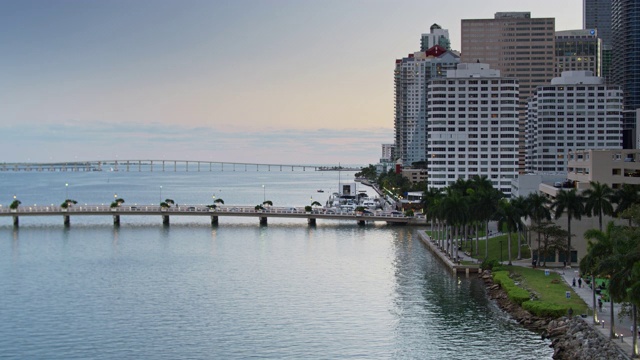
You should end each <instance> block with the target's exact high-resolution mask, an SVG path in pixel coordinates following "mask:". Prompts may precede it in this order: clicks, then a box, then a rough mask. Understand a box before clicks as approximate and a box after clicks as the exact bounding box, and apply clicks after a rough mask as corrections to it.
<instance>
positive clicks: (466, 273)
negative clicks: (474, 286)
mask: <svg viewBox="0 0 640 360" xmlns="http://www.w3.org/2000/svg"><path fill="white" fill-rule="evenodd" d="M464 275H465V277H469V268H465V269H464Z"/></svg>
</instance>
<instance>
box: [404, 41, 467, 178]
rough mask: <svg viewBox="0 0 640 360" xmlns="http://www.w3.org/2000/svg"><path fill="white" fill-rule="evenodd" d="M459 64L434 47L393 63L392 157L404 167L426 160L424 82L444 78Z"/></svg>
mask: <svg viewBox="0 0 640 360" xmlns="http://www.w3.org/2000/svg"><path fill="white" fill-rule="evenodd" d="M459 62H460V58H459V57H458V56H457V55H456V54H454V53H452V52H451V51H447V50H446V49H444V48H443V47H441V46H438V45H436V46H434V47H432V48H431V49H429V50H427V51H424V52H422V51H421V52H416V53H413V54H409V56H407V57H405V58H402V59H398V60H396V66H395V70H394V83H395V117H394V131H395V142H394V145H395V153H394V156H395V158H396V159H401V160H402V163H403V164H404V165H405V166H411V165H412V164H413V163H416V162H424V161H425V160H426V158H427V105H426V103H427V82H428V81H429V80H430V79H432V78H438V77H443V76H445V75H446V71H447V70H448V69H455V68H456V65H457V64H458V63H459ZM394 160H395V159H394Z"/></svg>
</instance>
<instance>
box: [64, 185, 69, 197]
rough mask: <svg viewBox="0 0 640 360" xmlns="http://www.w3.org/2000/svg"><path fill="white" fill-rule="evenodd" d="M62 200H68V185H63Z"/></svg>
mask: <svg viewBox="0 0 640 360" xmlns="http://www.w3.org/2000/svg"><path fill="white" fill-rule="evenodd" d="M64 199H65V200H67V199H69V183H65V184H64Z"/></svg>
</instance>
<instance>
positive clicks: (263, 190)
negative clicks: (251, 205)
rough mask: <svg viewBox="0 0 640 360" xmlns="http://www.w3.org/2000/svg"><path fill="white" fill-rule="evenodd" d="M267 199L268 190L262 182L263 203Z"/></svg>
mask: <svg viewBox="0 0 640 360" xmlns="http://www.w3.org/2000/svg"><path fill="white" fill-rule="evenodd" d="M265 201H267V190H266V188H265V187H264V184H262V203H264V202H265Z"/></svg>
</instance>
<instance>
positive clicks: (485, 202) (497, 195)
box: [473, 178, 504, 259]
mask: <svg viewBox="0 0 640 360" xmlns="http://www.w3.org/2000/svg"><path fill="white" fill-rule="evenodd" d="M485 179H486V178H485ZM489 184H491V183H490V182H489ZM502 197H504V194H503V193H502V192H501V191H499V190H496V189H494V188H493V186H490V187H489V188H486V187H482V188H479V190H478V191H477V192H476V193H475V196H474V200H475V201H473V212H474V213H475V214H476V215H477V216H478V219H479V220H480V221H482V222H484V230H485V244H484V245H485V251H484V256H485V259H486V257H487V256H489V221H491V220H493V219H494V218H495V215H496V212H497V211H498V204H499V203H500V199H502ZM476 245H477V243H476ZM477 253H478V249H477V248H476V254H477Z"/></svg>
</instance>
